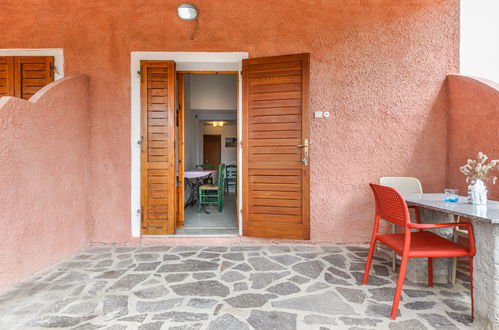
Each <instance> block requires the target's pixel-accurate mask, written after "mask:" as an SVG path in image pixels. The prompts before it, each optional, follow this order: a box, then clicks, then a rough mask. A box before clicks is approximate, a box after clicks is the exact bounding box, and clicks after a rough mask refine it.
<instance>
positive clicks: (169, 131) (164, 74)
mask: <svg viewBox="0 0 499 330" xmlns="http://www.w3.org/2000/svg"><path fill="white" fill-rule="evenodd" d="M140 72H141V94H140V97H141V116H142V118H141V121H142V124H141V134H142V143H141V147H142V152H141V204H142V233H143V234H149V235H151V234H154V235H158V234H174V233H175V186H176V180H175V162H174V161H175V63H174V62H173V61H141V69H140Z"/></svg>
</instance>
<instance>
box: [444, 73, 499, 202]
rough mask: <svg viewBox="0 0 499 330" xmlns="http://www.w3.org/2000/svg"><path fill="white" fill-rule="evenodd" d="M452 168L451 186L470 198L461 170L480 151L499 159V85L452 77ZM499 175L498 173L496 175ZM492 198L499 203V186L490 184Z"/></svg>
mask: <svg viewBox="0 0 499 330" xmlns="http://www.w3.org/2000/svg"><path fill="white" fill-rule="evenodd" d="M448 86H449V87H448V90H449V168H448V171H447V187H449V188H457V189H459V194H460V195H463V196H466V195H467V193H468V192H467V191H468V188H467V187H468V184H467V183H466V182H465V176H464V175H463V174H461V172H460V171H459V167H461V166H462V165H464V164H466V161H467V160H468V159H470V158H471V159H476V155H477V154H478V152H483V153H485V154H486V155H487V156H489V158H490V159H491V160H492V159H499V84H497V83H494V82H491V81H486V80H481V79H478V78H471V77H463V76H450V77H449V78H448ZM494 175H496V176H499V173H498V171H496V172H495V174H494ZM487 189H488V191H489V194H488V197H489V199H492V200H499V183H496V184H495V185H493V184H492V183H491V182H488V183H487Z"/></svg>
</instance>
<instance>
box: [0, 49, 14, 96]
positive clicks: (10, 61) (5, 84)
mask: <svg viewBox="0 0 499 330" xmlns="http://www.w3.org/2000/svg"><path fill="white" fill-rule="evenodd" d="M0 96H14V58H13V57H0Z"/></svg>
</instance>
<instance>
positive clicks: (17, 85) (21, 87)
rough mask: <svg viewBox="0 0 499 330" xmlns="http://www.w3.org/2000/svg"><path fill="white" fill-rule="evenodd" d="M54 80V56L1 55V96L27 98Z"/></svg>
mask: <svg viewBox="0 0 499 330" xmlns="http://www.w3.org/2000/svg"><path fill="white" fill-rule="evenodd" d="M53 81H54V57H53V56H8V57H0V96H16V97H20V98H23V99H25V100H27V99H29V98H30V97H31V96H33V94H35V93H36V92H38V91H39V90H40V89H41V88H42V87H44V86H46V85H48V84H50V83H51V82H53Z"/></svg>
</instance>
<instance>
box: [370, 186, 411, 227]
mask: <svg viewBox="0 0 499 330" xmlns="http://www.w3.org/2000/svg"><path fill="white" fill-rule="evenodd" d="M369 185H370V186H371V189H372V191H373V193H374V199H375V201H376V215H378V216H380V217H381V218H382V219H384V220H386V221H389V222H391V223H393V224H395V225H398V226H402V227H405V226H407V225H408V224H409V222H410V219H411V218H410V216H409V209H408V208H407V204H406V202H405V200H404V198H403V197H402V196H401V195H400V193H399V192H398V191H397V190H395V189H394V188H391V187H387V186H380V185H377V184H373V183H370V184H369Z"/></svg>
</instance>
